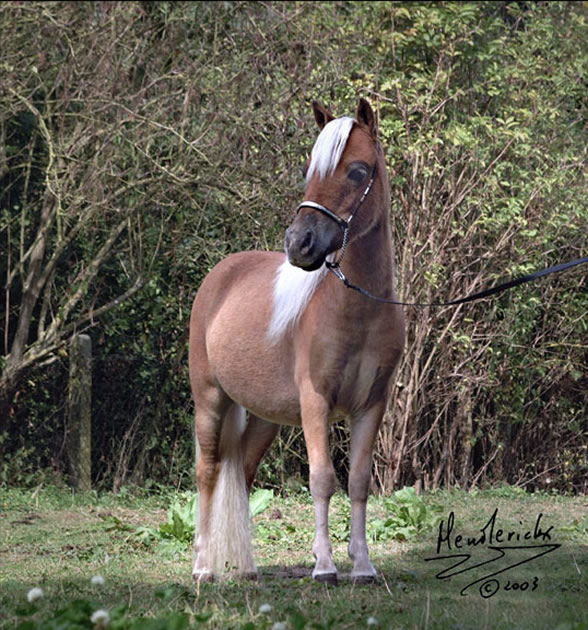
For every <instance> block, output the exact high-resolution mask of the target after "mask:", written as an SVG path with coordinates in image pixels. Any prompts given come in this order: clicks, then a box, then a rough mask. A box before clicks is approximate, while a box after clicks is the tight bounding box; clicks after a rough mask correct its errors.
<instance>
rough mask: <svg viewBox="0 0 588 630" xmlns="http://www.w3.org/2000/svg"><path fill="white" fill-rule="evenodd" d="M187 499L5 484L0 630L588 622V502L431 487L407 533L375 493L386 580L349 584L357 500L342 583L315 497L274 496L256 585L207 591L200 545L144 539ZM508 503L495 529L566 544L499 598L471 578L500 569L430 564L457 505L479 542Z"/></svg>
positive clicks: (376, 548) (372, 508)
mask: <svg viewBox="0 0 588 630" xmlns="http://www.w3.org/2000/svg"><path fill="white" fill-rule="evenodd" d="M409 498H410V497H409ZM175 499H176V497H175V496H174V495H171V494H162V495H158V496H151V497H145V496H140V495H134V494H133V493H131V492H124V493H122V495H117V496H114V495H111V494H105V495H100V496H99V495H97V494H96V493H87V494H72V493H71V492H68V491H66V490H59V489H55V488H39V489H37V490H36V491H34V492H31V491H21V490H15V489H3V490H2V489H0V628H21V630H28V629H29V628H31V629H32V628H64V630H71V629H72V628H78V627H79V628H83V627H87V628H93V627H99V623H98V624H94V623H92V622H90V620H89V617H90V614H91V613H92V612H93V611H95V610H97V609H105V610H107V611H109V613H110V616H111V623H110V627H111V628H115V629H116V628H120V629H123V628H124V629H127V628H132V629H133V630H146V629H150V630H156V629H157V628H162V629H163V628H166V629H167V628H169V629H170V630H174V628H176V629H177V630H181V629H182V628H186V627H194V628H200V627H201V628H239V629H241V628H242V629H245V630H252V629H254V628H259V629H271V628H272V627H274V625H275V624H276V623H279V622H283V623H284V624H285V625H284V626H282V627H285V628H291V629H298V628H316V629H318V630H320V629H321V628H349V629H355V628H367V627H368V620H369V621H370V624H371V625H370V626H369V627H373V628H391V629H395V628H398V629H400V628H411V629H412V628H415V629H417V628H418V629H421V628H422V629H425V628H427V629H435V628H451V629H461V630H464V629H469V628H471V629H482V628H488V629H502V628H520V629H525V628H529V629H531V628H532V629H533V630H537V629H543V628H545V629H550V630H554V629H556V628H558V629H560V630H588V607H587V606H586V602H588V498H586V497H562V496H557V495H553V496H551V495H545V494H542V495H531V494H526V493H524V492H522V491H520V490H517V489H515V488H508V487H506V488H498V489H495V490H489V491H485V492H474V493H469V494H468V493H464V492H438V493H434V494H427V495H425V497H424V500H423V502H422V505H420V504H419V506H417V508H418V510H417V509H416V508H415V510H413V512H414V514H415V515H417V516H418V515H419V514H421V515H424V516H423V517H422V518H421V517H420V516H419V517H418V518H417V519H416V520H415V523H416V524H415V523H413V525H414V527H412V526H411V527H412V529H410V528H409V529H407V530H406V531H405V533H406V535H403V534H402V533H400V534H398V531H399V529H398V527H397V524H394V518H396V517H393V515H392V514H391V512H393V511H394V509H395V508H394V506H393V505H392V503H391V501H390V499H384V498H377V497H372V498H371V499H370V504H369V508H368V520H369V522H370V528H369V532H370V534H371V535H372V537H373V538H376V539H377V540H375V541H372V542H371V544H370V549H371V557H372V561H373V563H374V565H375V566H376V567H377V568H378V570H379V571H380V573H381V578H380V581H379V582H378V583H377V584H373V585H369V586H358V585H354V584H352V583H351V582H350V581H349V579H346V575H348V574H349V571H350V569H351V566H350V562H349V560H348V558H347V552H346V547H347V539H348V533H349V532H348V516H349V505H348V499H347V498H346V497H345V496H344V495H343V494H337V495H335V497H334V498H333V503H332V509H331V532H332V540H333V549H334V555H335V562H336V563H337V566H338V567H339V570H340V572H341V576H340V577H341V580H340V584H339V586H337V587H333V586H327V585H323V584H318V583H315V582H314V581H313V580H312V579H311V578H310V577H309V576H310V571H311V569H312V554H311V552H310V548H311V545H312V539H313V535H314V532H313V510H312V502H311V501H310V499H309V497H308V496H307V495H304V494H299V495H296V496H290V497H287V498H278V497H274V498H273V499H272V501H271V503H270V505H269V507H268V509H266V510H265V511H264V512H263V513H261V514H260V515H258V516H256V517H255V519H254V523H255V531H256V534H255V548H256V560H257V564H258V567H259V570H260V577H259V579H258V580H257V581H255V582H251V581H248V582H238V581H227V582H221V583H215V584H201V585H199V586H196V585H194V584H193V583H192V580H191V576H190V573H191V551H190V549H189V548H186V547H181V546H178V545H167V544H152V545H150V546H146V545H145V544H143V543H141V542H140V541H139V540H138V539H137V537H136V536H134V532H135V531H136V530H137V529H138V528H144V527H151V528H153V529H154V530H157V529H158V528H160V527H161V525H162V524H163V523H165V522H166V519H167V517H168V508H169V506H170V505H171V504H172V503H173V502H174V501H175ZM411 501H412V499H411ZM407 505H408V504H407ZM423 506H424V507H423ZM409 507H410V505H409ZM411 509H412V508H411ZM496 509H497V510H498V512H497V517H496V528H498V526H499V527H500V528H502V529H503V530H504V531H505V532H507V531H513V532H521V533H524V532H525V531H527V530H530V531H531V532H533V530H534V527H535V524H536V520H537V517H538V515H539V514H542V515H543V516H542V517H541V521H540V526H541V527H542V529H543V530H547V529H548V528H549V527H551V526H553V529H552V530H550V534H551V538H552V541H551V542H553V543H557V544H559V545H561V546H560V547H559V548H558V549H555V550H554V551H553V552H551V553H549V554H548V555H545V556H543V557H541V558H537V559H536V560H534V561H532V562H528V563H526V564H522V565H520V566H518V567H515V568H513V569H511V570H510V571H508V572H506V573H504V574H501V575H499V576H496V578H495V579H497V580H498V582H499V583H500V588H499V589H498V590H497V592H496V593H495V594H494V595H493V596H492V597H489V598H483V597H481V596H480V594H479V590H478V588H479V585H474V586H472V587H471V588H470V589H468V590H467V591H466V595H465V596H462V595H460V591H461V590H462V589H463V588H464V587H465V586H466V585H467V584H468V583H470V582H472V581H474V580H475V579H476V578H478V577H482V576H483V575H485V574H486V575H487V574H488V573H490V572H491V571H490V570H483V569H479V570H478V571H472V572H468V573H466V574H460V575H455V576H454V577H452V578H450V579H447V580H445V579H438V578H437V577H436V574H438V573H439V572H440V571H441V570H442V569H444V568H447V567H448V566H450V564H453V563H448V561H437V560H435V561H425V558H429V557H434V556H435V555H436V551H437V535H438V531H439V520H440V519H442V521H443V524H444V527H446V526H447V518H448V515H449V513H450V512H454V515H455V524H454V531H453V535H456V534H462V535H463V536H464V540H465V539H466V537H467V536H468V535H469V536H477V538H479V537H480V535H481V532H480V529H481V528H482V527H483V526H484V525H485V524H486V523H487V522H488V520H489V518H490V517H491V515H492V514H493V512H494V510H496ZM419 519H420V520H419ZM386 523H388V524H389V525H388V526H387V525H386ZM419 523H420V524H422V527H420V525H419ZM395 528H396V529H395ZM399 538H400V539H401V540H399ZM402 538H408V539H407V540H402ZM531 542H532V541H531ZM538 542H540V541H538ZM446 550H447V549H446V547H445V548H444V550H442V551H441V554H444V553H445V552H446ZM453 551H455V549H454V550H453ZM461 551H463V549H462V550H461ZM466 551H468V550H467V549H466ZM469 552H470V553H471V554H472V558H473V559H476V560H477V561H478V562H480V561H482V560H483V559H485V558H489V557H492V553H493V552H491V551H490V550H488V548H487V545H480V546H478V547H475V548H470V549H469ZM510 554H512V555H509V561H510V564H513V563H515V562H517V561H520V560H522V559H525V557H528V552H525V551H524V550H522V551H521V550H518V551H513V552H510ZM516 554H519V555H516ZM525 554H527V556H525ZM511 559H512V560H511ZM492 566H494V565H492ZM484 569H485V568H484ZM95 575H100V576H102V577H103V578H104V585H103V586H99V585H92V584H91V582H90V580H91V578H92V576H95ZM535 578H536V580H535ZM534 581H536V588H535V590H532V588H533V583H534ZM524 584H527V587H526V588H525V590H522V589H523V588H524ZM515 585H516V587H515ZM507 586H508V587H509V590H505V589H506V588H507ZM33 587H40V588H42V589H43V592H44V597H43V598H42V599H40V600H38V601H36V602H34V603H33V604H29V603H28V602H27V593H28V592H29V590H30V589H31V588H33ZM264 604H267V605H269V606H271V610H270V611H269V612H260V607H261V606H262V605H264ZM262 610H263V608H262ZM370 618H371V619H370ZM76 624H77V625H76ZM279 627H280V626H279V625H278V626H276V628H279Z"/></svg>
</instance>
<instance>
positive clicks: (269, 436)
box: [241, 414, 280, 490]
mask: <svg viewBox="0 0 588 630" xmlns="http://www.w3.org/2000/svg"><path fill="white" fill-rule="evenodd" d="M279 430H280V425H279V424H274V423H273V422H267V421H266V420H262V419H261V418H258V417H257V416H254V415H253V414H249V420H248V422H247V427H246V429H245V432H244V433H243V437H242V438H241V445H242V450H243V464H244V467H245V480H246V482H247V487H248V488H249V489H250V490H251V486H252V485H253V481H254V479H255V474H256V473H257V469H258V467H259V463H260V462H261V460H262V458H263V456H264V455H265V452H266V451H267V449H268V448H269V447H270V446H271V444H272V442H273V441H274V438H275V437H276V435H277V434H278V431H279Z"/></svg>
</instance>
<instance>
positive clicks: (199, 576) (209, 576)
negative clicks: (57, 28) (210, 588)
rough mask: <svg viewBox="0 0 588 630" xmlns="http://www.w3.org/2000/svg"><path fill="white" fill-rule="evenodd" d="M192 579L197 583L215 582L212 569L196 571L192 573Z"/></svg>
mask: <svg viewBox="0 0 588 630" xmlns="http://www.w3.org/2000/svg"><path fill="white" fill-rule="evenodd" d="M192 579H193V580H194V582H196V584H207V583H210V582H214V573H213V572H212V571H207V570H204V571H194V573H192Z"/></svg>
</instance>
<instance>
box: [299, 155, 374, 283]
mask: <svg viewBox="0 0 588 630" xmlns="http://www.w3.org/2000/svg"><path fill="white" fill-rule="evenodd" d="M376 166H377V162H376V163H375V164H374V168H373V169H372V175H371V177H370V181H369V182H368V185H367V186H366V189H365V190H364V191H363V194H362V195H361V197H360V199H359V201H358V202H357V205H356V206H355V210H353V212H352V213H351V214H350V215H349V218H348V219H347V220H345V219H342V218H341V217H340V216H339V215H338V214H335V213H334V212H333V211H332V210H329V208H327V207H326V206H323V205H322V204H320V203H317V202H316V201H303V202H302V203H301V204H300V205H299V206H298V208H296V214H298V213H299V212H300V210H301V209H302V208H310V209H311V210H318V211H319V212H322V213H323V214H324V215H325V216H327V217H329V219H332V220H333V221H335V223H336V224H337V225H338V226H339V227H340V228H341V229H342V230H343V245H341V255H340V256H339V260H335V261H332V262H331V261H330V260H326V261H325V266H326V267H327V269H328V270H329V271H332V272H333V273H334V274H335V275H336V276H337V277H338V278H339V279H340V280H343V279H344V278H345V276H344V275H343V272H342V271H341V267H340V264H341V261H342V260H343V256H344V255H345V249H346V247H347V241H348V239H349V228H350V225H351V221H352V219H353V217H354V216H356V215H357V213H358V211H359V208H360V207H361V204H362V203H363V202H364V201H365V198H366V197H367V196H368V194H369V192H370V190H371V189H372V185H373V183H374V179H375V177H376Z"/></svg>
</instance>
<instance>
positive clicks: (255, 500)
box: [132, 489, 274, 548]
mask: <svg viewBox="0 0 588 630" xmlns="http://www.w3.org/2000/svg"><path fill="white" fill-rule="evenodd" d="M180 496H183V497H184V498H185V500H181V499H180V498H177V497H176V498H175V499H174V501H173V503H172V505H171V506H170V507H169V509H168V511H167V522H165V523H162V524H161V525H160V526H159V527H158V528H154V527H144V526H142V527H138V528H136V529H135V530H134V533H133V535H132V537H133V539H135V540H137V541H138V542H140V543H142V544H145V545H148V546H149V545H152V544H154V543H163V544H164V546H166V545H167V546H171V547H172V548H175V547H178V548H185V547H186V546H187V545H190V544H192V541H193V540H194V529H195V523H196V516H197V512H198V495H197V494H192V493H185V494H184V495H180ZM273 496H274V493H273V491H272V490H264V489H258V490H255V492H253V493H252V494H251V496H250V498H249V506H250V511H251V517H252V518H253V517H255V516H258V515H259V514H261V513H262V512H264V511H265V510H266V509H267V508H268V506H269V504H270V501H271V500H272V498H273Z"/></svg>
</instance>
